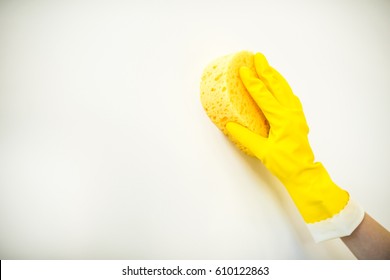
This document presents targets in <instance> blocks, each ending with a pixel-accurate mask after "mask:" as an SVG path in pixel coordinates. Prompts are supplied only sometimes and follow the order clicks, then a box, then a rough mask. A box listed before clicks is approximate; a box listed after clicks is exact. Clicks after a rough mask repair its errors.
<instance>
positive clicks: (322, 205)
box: [283, 163, 349, 223]
mask: <svg viewBox="0 0 390 280" xmlns="http://www.w3.org/2000/svg"><path fill="white" fill-rule="evenodd" d="M283 183H284V185H285V186H286V189H287V191H288V192H289V194H290V196H291V198H292V199H293V201H294V203H295V205H296V206H297V208H298V210H299V212H300V213H301V215H302V217H303V219H304V220H305V222H306V223H315V222H319V221H322V220H326V219H329V218H331V217H333V216H334V215H336V214H338V213H339V212H340V211H341V210H342V209H343V208H344V207H345V206H346V205H347V203H348V201H349V194H348V192H346V191H345V190H343V189H341V188H340V187H338V186H337V185H336V184H335V183H334V182H333V181H332V179H331V178H330V176H329V174H328V172H327V171H326V169H325V168H324V166H323V165H322V164H321V163H314V164H312V165H309V166H308V167H306V168H305V169H303V170H302V171H301V172H299V173H298V174H297V175H296V176H294V177H293V178H290V179H289V180H286V181H285V182H283Z"/></svg>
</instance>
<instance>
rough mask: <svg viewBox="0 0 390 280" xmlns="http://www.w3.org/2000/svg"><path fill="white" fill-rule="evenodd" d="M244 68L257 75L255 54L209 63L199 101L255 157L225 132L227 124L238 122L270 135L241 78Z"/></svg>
mask: <svg viewBox="0 0 390 280" xmlns="http://www.w3.org/2000/svg"><path fill="white" fill-rule="evenodd" d="M242 66H246V67H248V68H250V69H252V70H253V71H254V72H256V70H255V66H254V55H253V53H251V52H248V51H241V52H238V53H234V54H231V55H227V56H223V57H220V58H217V59H216V60H214V61H213V62H212V63H210V64H209V65H208V66H207V67H206V69H205V70H204V72H203V75H202V80H201V84H200V91H201V93H200V100H201V103H202V105H203V108H204V109H205V111H206V113H207V115H208V116H209V118H210V119H211V121H212V122H213V123H214V124H215V125H216V126H217V127H218V128H219V129H220V130H221V131H222V132H223V133H224V134H225V135H227V136H228V137H229V138H230V140H231V141H233V143H235V144H236V145H237V146H238V147H239V148H240V149H241V150H242V151H244V152H245V153H247V154H248V155H251V156H253V154H252V153H251V152H250V151H249V150H248V149H246V148H245V147H243V146H242V145H240V144H239V143H238V142H237V141H235V140H234V139H233V138H232V137H231V136H230V135H229V134H228V131H227V130H226V124H227V123H228V122H237V123H239V124H241V125H243V126H245V127H247V128H248V129H250V130H252V131H253V132H255V133H257V134H259V135H262V136H264V137H267V136H268V132H269V124H268V121H267V119H266V118H265V116H264V114H263V112H262V111H261V110H260V108H259V107H258V106H257V104H256V103H255V101H254V100H253V99H252V97H251V96H250V94H249V93H248V91H247V90H246V88H245V86H244V84H243V83H242V81H241V79H240V74H239V69H240V67H242Z"/></svg>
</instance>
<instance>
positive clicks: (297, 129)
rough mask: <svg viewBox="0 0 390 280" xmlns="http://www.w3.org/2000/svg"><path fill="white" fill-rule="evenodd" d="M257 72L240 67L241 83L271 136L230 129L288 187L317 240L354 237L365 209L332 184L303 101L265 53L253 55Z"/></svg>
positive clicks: (241, 128)
mask: <svg viewBox="0 0 390 280" xmlns="http://www.w3.org/2000/svg"><path fill="white" fill-rule="evenodd" d="M254 61H255V68H256V72H257V73H254V72H253V71H252V70H250V69H249V68H246V67H242V68H241V69H240V76H241V79H242V81H243V83H244V85H245V87H246V88H247V90H248V92H249V93H250V94H251V96H252V98H253V99H254V100H255V102H256V103H257V105H258V106H259V107H260V109H261V110H262V111H263V113H264V115H265V117H266V118H267V120H268V122H269V124H270V131H269V136H268V138H264V137H262V136H260V135H258V134H255V133H253V132H252V131H250V130H249V129H247V128H245V127H244V126H241V125H240V124H237V123H232V122H230V123H228V124H227V125H226V129H227V130H228V132H229V133H230V134H231V136H232V137H233V138H235V139H236V140H237V141H238V142H240V143H241V144H242V145H243V146H245V147H247V148H248V149H249V150H250V151H251V152H252V153H253V154H254V155H255V156H256V157H257V158H259V159H260V160H261V161H262V162H263V163H264V165H265V166H266V167H267V168H268V170H269V171H271V172H272V173H273V174H274V175H275V176H276V177H277V178H279V180H280V181H281V182H282V183H283V185H284V186H285V187H286V189H287V191H288V192H289V194H290V196H291V198H292V199H293V201H294V203H295V205H296V206H297V208H298V210H299V212H300V213H301V215H302V217H303V219H304V221H305V222H306V224H307V225H308V226H309V230H310V231H311V233H312V235H313V237H314V239H315V240H316V241H322V240H326V239H330V238H335V237H342V236H346V235H349V234H351V233H352V231H353V230H354V229H355V228H356V227H357V226H358V225H359V224H360V222H361V221H362V219H363V217H364V211H363V210H362V209H361V208H360V207H359V206H358V205H357V204H355V203H354V202H352V201H351V200H350V197H349V194H348V193H347V192H346V191H345V190H343V189H341V188H339V187H338V186H337V185H336V184H335V183H333V181H332V180H331V178H330V176H329V175H328V172H327V171H326V169H325V168H324V167H323V165H322V164H321V163H319V162H314V154H313V152H312V149H311V147H310V144H309V141H308V137H307V135H308V133H309V128H308V125H307V123H306V119H305V116H304V113H303V110H302V105H301V102H300V101H299V99H298V98H297V97H296V96H295V95H294V94H293V92H292V91H291V88H290V86H289V85H288V83H287V82H286V80H285V79H284V78H283V77H282V76H281V75H280V74H279V73H278V72H277V71H276V70H275V69H273V68H272V67H271V66H269V64H268V62H267V60H266V58H265V57H264V55H262V54H260V53H257V54H256V55H255V57H254Z"/></svg>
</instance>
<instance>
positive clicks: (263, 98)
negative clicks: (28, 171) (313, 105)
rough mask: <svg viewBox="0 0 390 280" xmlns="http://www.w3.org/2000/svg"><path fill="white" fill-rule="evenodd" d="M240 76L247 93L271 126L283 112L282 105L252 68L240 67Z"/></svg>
mask: <svg viewBox="0 0 390 280" xmlns="http://www.w3.org/2000/svg"><path fill="white" fill-rule="evenodd" d="M240 77H241V80H242V82H243V83H244V85H245V87H246V89H247V90H248V92H249V94H250V95H251V96H252V98H253V100H254V101H255V102H256V104H257V106H259V108H260V109H261V111H263V113H264V115H265V117H266V119H267V120H268V122H269V123H270V125H271V127H272V124H273V123H275V121H277V120H278V119H280V118H281V115H280V114H281V113H282V112H283V107H282V106H281V105H280V103H279V102H278V100H276V98H275V97H274V96H273V95H272V93H271V92H270V91H269V90H268V89H267V87H266V86H265V84H264V83H263V82H262V81H261V80H260V79H259V78H257V76H256V74H255V73H253V71H252V70H250V69H249V68H247V67H241V68H240Z"/></svg>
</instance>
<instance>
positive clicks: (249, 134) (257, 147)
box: [226, 122, 268, 161]
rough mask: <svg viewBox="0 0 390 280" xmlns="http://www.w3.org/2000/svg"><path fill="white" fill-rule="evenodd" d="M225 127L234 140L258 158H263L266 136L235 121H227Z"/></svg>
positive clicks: (266, 142)
mask: <svg viewBox="0 0 390 280" xmlns="http://www.w3.org/2000/svg"><path fill="white" fill-rule="evenodd" d="M226 129H227V131H228V132H229V134H230V135H231V136H232V137H233V139H234V140H236V141H237V142H238V143H240V144H241V145H243V146H244V147H246V148H247V149H249V150H250V151H251V152H252V153H253V154H254V155H255V156H256V157H257V158H258V159H260V160H261V161H263V160H264V157H265V151H266V147H267V144H268V141H267V138H265V137H263V136H260V135H258V134H256V133H254V132H253V131H251V130H249V129H247V128H246V127H244V126H242V125H240V124H238V123H235V122H228V123H227V124H226Z"/></svg>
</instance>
